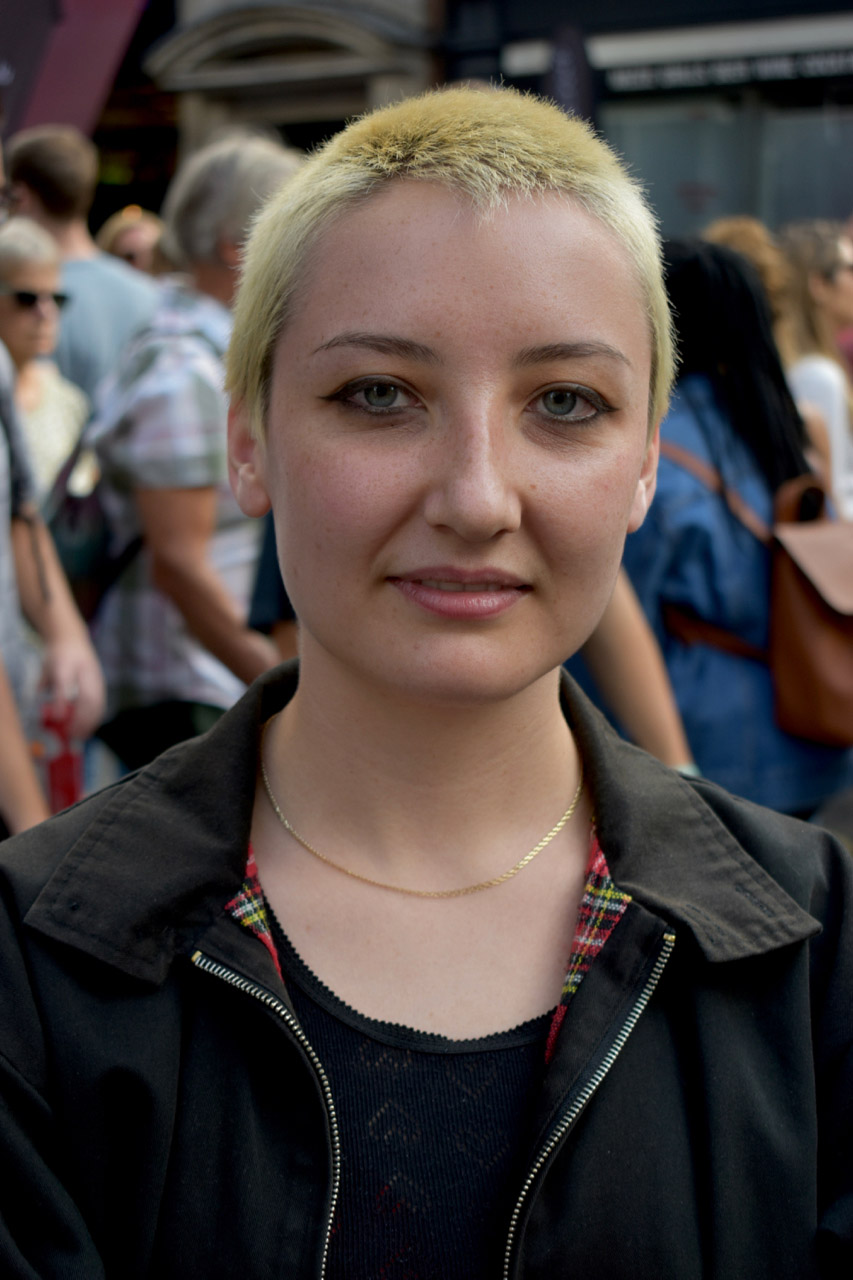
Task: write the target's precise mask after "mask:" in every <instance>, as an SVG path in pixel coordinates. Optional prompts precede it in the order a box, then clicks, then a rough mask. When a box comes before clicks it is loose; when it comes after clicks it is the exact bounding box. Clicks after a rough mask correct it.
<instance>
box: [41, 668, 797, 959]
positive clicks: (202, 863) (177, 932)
mask: <svg viewBox="0 0 853 1280" xmlns="http://www.w3.org/2000/svg"><path fill="white" fill-rule="evenodd" d="M296 680H297V671H296V667H295V664H288V666H286V667H283V668H278V669H276V670H275V671H273V672H270V673H268V674H267V675H266V676H264V677H262V678H261V679H260V680H258V681H256V682H255V683H254V684H253V685H252V687H251V688H250V689H249V690H248V691H247V692H246V694H245V695H244V696H243V698H241V700H240V701H239V702H238V703H237V704H236V706H235V707H233V708H232V709H231V710H230V711H229V712H227V713H226V714H225V715H224V716H223V717H222V719H221V720H220V721H219V723H218V724H217V725H216V726H215V727H214V728H213V729H212V730H211V731H210V732H209V733H207V734H205V735H203V736H202V737H201V738H197V739H193V740H192V741H190V742H187V743H183V744H181V745H180V746H178V747H173V748H172V749H171V750H170V751H168V752H166V753H165V754H164V755H163V756H161V757H159V758H158V759H157V760H156V761H154V763H153V764H151V765H149V766H148V767H147V768H146V769H143V770H141V771H140V772H139V773H137V774H134V775H132V776H131V777H129V778H128V779H126V780H125V781H124V782H122V783H120V784H119V785H118V786H116V787H113V788H111V789H109V790H108V791H106V792H103V793H101V794H100V795H97V796H94V797H92V799H91V800H89V801H86V802H84V803H83V804H82V805H80V806H77V807H76V808H75V809H73V810H71V811H69V813H68V814H67V815H64V816H61V817H60V818H59V819H57V820H55V821H54V822H53V823H51V824H50V826H48V827H47V828H44V829H43V830H44V831H45V832H46V833H48V834H51V835H54V836H55V838H56V839H57V841H58V840H59V839H61V838H63V836H64V833H65V832H66V831H70V832H73V837H72V838H71V841H70V844H68V845H67V851H66V852H65V853H64V855H63V856H62V858H61V861H59V863H58V865H57V867H56V870H55V871H54V873H53V874H52V876H51V877H50V879H49V880H48V881H47V883H46V884H45V886H44V888H43V889H42V891H41V893H40V894H39V895H38V897H37V898H36V900H35V902H34V903H33V906H32V907H31V908H30V910H29V912H28V913H27V915H26V923H27V925H28V926H29V927H30V928H32V929H35V930H37V931H38V932H40V933H41V934H43V935H46V936H48V937H50V938H53V939H55V940H56V941H59V942H62V943H65V944H67V945H70V946H73V947H75V948H76V949H77V950H79V951H83V952H86V953H88V954H90V955H92V956H94V957H96V958H97V959H99V960H102V961H104V962H106V963H108V964H111V965H114V966H116V967H117V968H119V969H121V970H123V971H124V972H127V973H130V974H132V975H133V976H135V977H138V978H140V979H143V980H145V981H151V982H157V983H159V982H162V981H163V980H164V978H165V976H166V974H167V972H168V969H169V966H170V964H171V962H172V960H173V958H174V956H175V955H176V954H180V953H186V952H187V951H189V950H192V949H193V948H194V947H195V946H196V945H197V944H198V942H199V940H200V939H201V937H202V936H203V935H204V934H205V933H206V932H207V931H208V929H209V928H210V926H211V925H212V924H215V923H216V922H217V921H218V920H219V918H220V917H221V914H222V912H223V908H224V904H225V903H226V902H228V901H229V899H230V898H232V897H233V896H234V894H235V893H236V892H237V891H238V889H239V887H240V885H241V884H242V881H243V877H244V873H245V864H246V851H247V848H248V840H249V830H250V825H251V817H252V806H253V802H254V796H255V785H256V771H257V758H258V751H259V746H260V734H261V729H262V726H263V725H264V723H265V722H266V720H267V719H268V718H269V717H270V716H272V715H274V714H275V713H276V712H277V711H279V710H280V709H281V708H282V707H283V706H284V705H285V703H286V702H287V701H288V700H289V699H290V698H291V697H292V695H293V692H294V690H295V688H296ZM562 696H563V706H564V710H565V714H566V716H567V719H568V720H569V722H570V724H571V725H572V729H573V732H574V733H575V735H576V739H577V742H578V746H579V748H580V751H581V753H582V755H583V758H584V762H585V771H586V777H587V780H588V785H589V788H590V793H591V795H592V800H593V805H594V810H595V814H596V822H597V826H598V832H599V837H600V840H601V846H602V848H603V849H604V851H605V856H606V858H607V860H608V864H609V866H610V871H611V874H612V876H613V879H614V881H615V882H616V884H617V885H618V886H619V888H620V889H623V890H625V891H626V892H628V893H630V894H631V895H632V896H633V897H635V898H636V899H637V901H638V902H640V903H642V904H643V905H644V906H646V907H647V908H649V909H650V910H652V911H653V912H655V913H656V914H658V915H660V916H662V917H663V918H664V919H665V920H667V921H668V922H670V923H676V924H677V923H681V924H684V925H686V926H687V927H688V928H689V929H690V930H691V932H692V933H693V935H694V936H695V938H696V941H697V943H698V945H699V947H700V948H701V950H702V952H703V953H704V955H705V956H706V958H707V959H709V960H711V961H726V960H736V959H741V958H743V957H746V956H749V955H757V954H761V953H762V952H766V951H771V950H774V949H775V948H777V947H782V946H786V945H788V944H790V943H793V942H800V941H802V940H804V939H805V938H807V937H809V936H811V935H812V934H814V933H816V932H817V931H818V927H819V926H818V924H817V922H816V921H815V920H814V919H813V918H812V917H811V916H809V915H808V914H807V913H806V912H805V911H803V910H802V909H801V908H800V907H799V906H798V905H797V903H796V902H795V901H794V900H793V899H792V898H791V897H790V896H789V895H788V894H787V893H786V892H785V890H784V889H783V888H782V887H781V886H780V885H779V884H778V883H777V881H776V880H774V879H773V878H772V877H771V876H770V875H769V874H768V873H767V872H766V871H765V870H764V869H763V868H762V867H761V866H760V865H759V864H758V863H757V862H756V861H755V860H754V859H753V858H752V857H751V856H750V854H749V853H747V851H746V849H745V848H744V847H743V845H742V844H741V843H740V842H739V840H738V839H737V838H736V836H735V835H734V834H733V830H732V828H733V827H735V828H736V827H737V818H738V815H741V817H742V818H743V825H744V826H745V827H751V828H752V830H753V832H754V831H755V830H756V829H757V826H760V825H761V823H762V822H763V823H765V824H771V825H772V824H773V823H779V824H780V832H779V834H780V837H781V838H782V839H783V840H784V833H785V830H786V827H785V826H783V825H781V824H785V821H786V820H785V819H781V818H778V817H777V816H776V815H773V814H770V813H769V812H767V811H761V810H757V809H755V808H754V806H749V805H746V804H745V802H741V801H737V800H735V799H733V798H732V797H729V796H727V795H726V793H725V792H722V791H720V790H719V788H716V787H713V786H712V785H711V784H698V785H697V784H693V783H690V782H688V781H687V780H685V779H683V778H681V777H680V776H679V775H678V774H676V773H674V772H673V771H671V770H670V769H668V768H666V767H665V766H664V765H662V764H660V763H659V762H658V761H656V760H654V759H653V758H652V757H651V756H648V755H646V754H645V753H644V752H642V751H638V750H637V749H636V748H634V747H632V746H630V745H629V744H627V743H625V742H623V741H622V739H621V738H619V736H618V735H617V734H616V733H615V732H614V730H613V729H612V728H611V727H610V726H609V725H608V724H607V722H606V721H605V720H604V718H603V717H602V716H601V715H600V713H599V712H598V711H597V710H596V709H595V708H594V707H593V706H592V705H591V704H590V703H589V702H588V701H587V699H586V698H585V697H584V695H583V694H582V693H581V692H580V690H579V689H578V688H577V686H576V685H575V684H574V683H573V682H572V681H571V680H570V679H569V678H568V677H566V678H565V680H564V682H563V690H562ZM717 808H719V809H720V810H721V811H722V812H723V813H724V814H725V816H726V817H727V821H726V822H724V821H722V820H721V817H720V816H718V814H717V812H716V810H717ZM744 815H746V816H745V817H744ZM756 815H760V820H759V822H758V824H756ZM732 816H734V819H735V821H732ZM787 830H788V832H790V828H787ZM45 838H46V837H45ZM64 838H65V839H67V838H68V837H67V836H64ZM765 838H767V837H765Z"/></svg>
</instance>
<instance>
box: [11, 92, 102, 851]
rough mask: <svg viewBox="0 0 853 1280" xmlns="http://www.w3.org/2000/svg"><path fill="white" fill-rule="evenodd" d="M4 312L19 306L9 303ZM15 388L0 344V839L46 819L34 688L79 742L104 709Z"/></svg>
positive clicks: (98, 678)
mask: <svg viewBox="0 0 853 1280" xmlns="http://www.w3.org/2000/svg"><path fill="white" fill-rule="evenodd" d="M0 107H2V103H0ZM0 123H2V120H1V119H0ZM3 176H4V175H3V156H2V152H1V151H0V223H2V222H3V221H4V217H3V215H4V211H5V209H6V208H7V205H8V201H7V200H6V198H5V195H4V193H6V192H7V191H8V189H7V188H6V187H5V186H4V185H3ZM17 283H20V285H21V288H20V289H17V290H16V291H17V292H22V293H27V292H41V291H42V290H43V289H45V290H46V289H48V287H49V286H48V285H47V284H46V283H45V284H44V285H42V284H41V283H39V284H38V287H37V288H34V289H30V290H26V289H24V288H23V281H20V282H17ZM28 283H30V284H32V285H36V283H37V282H36V281H29V282H28ZM9 287H10V288H11V287H12V285H11V282H10V284H9ZM0 303H3V304H6V303H9V304H10V305H12V306H14V307H17V305H18V302H17V299H15V298H14V297H13V296H12V295H5V296H3V297H2V298H0ZM14 387H15V365H14V363H13V361H12V359H11V357H10V356H9V353H8V352H7V350H6V347H5V345H4V343H3V342H2V340H0V837H2V835H3V834H5V832H6V831H7V830H9V831H12V832H17V831H21V830H23V828H24V827H27V826H31V825H33V824H34V823H36V822H38V821H39V820H40V819H41V818H42V817H44V816H45V814H46V807H45V802H44V797H43V795H41V793H40V790H39V787H38V783H37V780H36V777H35V774H34V771H33V768H32V761H31V760H30V758H29V755H28V754H27V751H26V737H25V734H24V730H23V728H22V724H21V721H22V719H23V720H24V721H25V722H26V727H27V729H29V727H30V724H31V722H32V716H33V713H34V705H35V703H36V701H37V699H36V697H35V685H36V684H39V687H40V689H41V693H40V695H39V698H40V699H43V703H42V705H43V706H45V707H50V710H51V714H52V715H54V716H55V717H56V718H57V719H62V718H63V716H65V715H69V716H70V719H69V729H70V732H71V733H72V735H73V736H74V737H75V738H81V739H85V738H87V737H89V735H90V734H91V733H92V732H93V730H94V729H95V727H96V726H97V724H98V722H99V720H100V718H101V715H102V712H103V705H104V684H103V678H102V676H101V669H100V665H99V663H98V659H97V657H96V656H95V652H94V650H93V648H92V644H91V641H90V639H89V634H88V631H87V629H86V624H85V623H84V621H83V619H82V618H81V616H80V614H79V612H78V610H77V608H76V606H75V604H74V600H73V598H72V596H71V592H70V590H69V588H68V583H67V581H66V579H65V575H64V574H63V572H62V568H61V566H60V564H59V560H58V558H57V555H56V550H55V548H54V545H53V541H52V539H51V537H50V534H49V532H48V530H47V528H46V526H45V524H44V521H43V520H42V519H41V518H40V516H39V514H38V508H37V505H36V501H35V485H34V480H33V477H32V471H31V467H30V462H29V456H28V449H27V445H26V441H25V439H24V434H23V429H22V426H21V423H20V414H19V413H18V410H17V408H16V405H15V399H14ZM25 619H26V621H27V622H28V623H29V625H30V626H31V627H32V629H33V630H34V631H35V632H36V634H37V635H38V637H39V639H40V641H41V643H42V657H41V677H40V680H39V677H38V675H37V674H36V673H34V672H33V671H32V667H33V664H32V651H31V650H30V649H29V648H28V645H27V641H26V632H25V627H24V620H25ZM31 676H34V678H31Z"/></svg>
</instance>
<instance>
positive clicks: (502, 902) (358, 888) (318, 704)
mask: <svg viewBox="0 0 853 1280" xmlns="http://www.w3.org/2000/svg"><path fill="white" fill-rule="evenodd" d="M310 667H311V664H310V662H309V663H308V669H307V670H304V671H303V674H302V675H301V677H300V679H301V684H300V688H299V692H298V693H297V695H296V696H295V698H294V699H293V701H292V702H291V703H289V704H288V706H287V707H286V708H285V710H284V711H283V712H282V713H281V714H280V715H279V716H278V717H276V719H275V720H274V721H273V722H272V724H271V725H270V727H269V729H268V731H267V734H266V741H265V744H264V747H265V750H264V758H265V761H266V766H267V770H268V772H269V775H270V779H271V782H272V785H273V788H274V789H275V790H276V791H277V792H278V798H279V801H280V804H281V807H282V808H283V809H284V811H285V812H286V813H287V815H288V817H289V818H290V820H291V821H292V822H293V825H294V826H295V828H296V829H297V831H299V832H300V834H302V835H304V836H305V837H306V838H307V839H309V840H310V841H311V843H312V844H314V845H315V847H316V848H319V849H320V850H321V851H322V852H324V853H325V854H326V855H327V856H329V857H331V858H333V859H334V860H336V861H338V862H339V863H340V864H342V865H345V866H347V867H348V868H350V870H354V871H357V872H358V873H359V874H360V875H365V876H368V877H370V878H371V879H373V880H378V881H380V882H384V883H386V884H388V883H391V884H396V885H403V886H405V887H407V888H420V889H425V888H426V889H439V888H441V889H446V888H459V887H462V886H465V885H470V884H479V883H481V882H483V881H487V880H489V879H492V878H493V877H495V876H498V875H500V874H501V873H502V872H504V871H506V870H508V869H509V867H511V866H513V865H514V864H515V863H516V862H518V861H519V859H520V858H521V857H523V856H524V854H526V853H527V852H528V851H529V850H530V849H532V848H533V847H534V845H535V844H537V843H538V842H539V841H540V840H541V838H542V837H543V835H544V834H545V833H546V832H547V831H548V830H549V828H550V827H551V826H553V825H554V824H555V823H556V822H557V820H558V819H559V818H560V816H561V815H562V813H563V812H564V811H565V810H566V808H567V807H568V805H569V801H570V799H571V797H572V795H573V793H574V789H575V787H576V785H577V780H578V768H579V760H578V757H577V752H576V749H575V746H574V742H573V740H572V738H571V735H570V733H569V730H568V727H567V725H566V722H565V720H564V718H563V716H562V713H561V711H560V707H559V702H558V690H557V672H549V673H548V674H547V675H545V676H543V677H542V678H541V679H540V680H538V681H536V683H535V684H534V685H533V686H531V687H529V688H527V689H525V690H523V691H522V692H521V693H519V694H517V695H516V696H515V697H511V698H508V699H505V700H503V701H500V702H498V703H494V704H488V705H482V706H478V707H477V706H475V707H471V706H469V707H466V708H461V707H456V708H448V707H444V708H436V707H428V708H424V707H418V706H417V705H414V704H412V705H409V706H403V705H402V704H401V703H400V702H399V701H398V700H397V699H396V698H395V699H389V698H387V696H386V697H383V696H382V695H380V694H378V693H377V692H375V691H374V692H373V693H372V694H371V693H370V691H369V690H358V689H354V688H347V685H346V681H335V680H334V679H331V680H330V679H325V680H324V681H323V683H322V685H321V686H318V685H316V684H315V682H314V681H313V680H312V678H311V674H312V673H311V670H310ZM590 820H591V807H590V803H589V800H588V798H587V797H586V796H584V797H582V800H581V803H580V805H579V806H578V809H577V812H576V813H575V815H574V817H573V818H572V820H571V822H569V823H568V824H567V825H566V826H565V827H564V828H563V830H562V831H561V832H560V833H559V835H558V836H557V837H556V838H555V839H554V840H553V841H552V843H550V844H549V845H548V846H547V847H546V848H545V849H544V850H543V851H542V853H541V854H539V855H537V857H536V858H535V859H534V860H533V861H532V862H531V863H530V864H529V865H528V866H526V867H525V868H524V869H523V870H522V871H520V872H519V874H518V875H517V876H515V877H513V878H512V879H510V880H507V881H506V882H504V883H503V884H500V885H497V886H493V887H489V888H486V889H483V890H481V891H479V892H476V893H472V894H470V895H468V896H465V897H457V898H449V899H448V898H442V899H435V898H432V899H430V898H420V897H410V896H406V895H401V894H399V893H395V892H390V891H388V890H387V889H383V888H378V887H376V886H375V885H371V884H364V883H361V882H359V881H358V880H354V879H352V878H351V877H349V876H345V875H341V874H340V872H339V871H336V870H334V869H332V868H330V867H327V866H325V865H323V864H322V863H321V862H320V861H318V860H316V859H314V858H312V857H311V855H310V854H309V853H306V852H305V850H303V849H301V848H300V847H299V845H298V844H297V843H296V842H295V841H294V840H293V839H292V838H291V837H290V836H289V835H288V833H287V832H286V831H285V830H284V829H283V827H282V826H281V825H280V823H279V822H278V820H277V818H276V817H275V815H274V813H273V811H272V808H271V806H270V805H269V802H268V800H267V797H266V795H265V794H264V791H263V788H262V786H261V785H260V784H259V786H258V790H257V793H256V805H255V817H254V821H253V825H252V843H253V847H254V849H255V854H256V857H257V862H258V870H259V873H260V877H261V883H262V884H263V887H264V892H265V894H266V897H267V900H268V902H269V903H270V905H271V906H272V908H273V910H274V911H275V913H276V915H277V917H278V919H279V920H280V921H281V923H282V925H283V927H284V929H285V931H286V933H287V934H288V936H289V937H290V940H291V942H292V943H293V945H294V946H295V947H296V949H297V951H298V952H299V954H300V955H301V956H302V958H303V960H304V961H305V963H306V964H308V965H309V967H310V968H312V969H313V970H314V972H315V973H316V974H317V975H318V976H319V977H320V979H321V980H322V981H323V982H324V983H325V984H326V985H327V986H328V987H330V988H331V989H332V990H333V991H334V992H335V993H336V994H337V995H338V996H339V997H340V998H341V999H342V1000H344V1001H345V1002H346V1003H347V1004H349V1005H350V1006H351V1007H353V1008H355V1009H358V1010H359V1011H360V1012H361V1013H363V1014H366V1015H367V1016H368V1017H372V1018H378V1019H380V1020H382V1021H385V1022H393V1023H399V1024H402V1025H404V1026H408V1027H415V1028H417V1029H419V1030H422V1031H428V1032H434V1033H437V1034H440V1035H445V1036H448V1037H450V1038H451V1039H455V1040H466V1039H471V1038H477V1037H479V1036H484V1035H488V1034H491V1033H493V1032H497V1031H501V1030H505V1029H507V1028H509V1027H513V1026H517V1025H518V1024H520V1023H522V1022H526V1021H527V1020H528V1019H530V1018H534V1017H537V1016H538V1015H540V1014H543V1013H545V1012H546V1011H548V1010H550V1009H553V1007H554V1006H555V1005H556V1003H557V1002H558V1000H559V997H560V991H561V987H562V983H563V979H564V975H565V971H566V963H567V960H568V956H569V953H570V949H571V939H572V936H573V930H574V927H575V922H576V919H577V911H578V906H579V903H580V899H581V895H582V892H583V884H584V873H585V868H586V861H587V856H588V852H589V830H590Z"/></svg>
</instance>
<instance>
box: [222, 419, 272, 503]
mask: <svg viewBox="0 0 853 1280" xmlns="http://www.w3.org/2000/svg"><path fill="white" fill-rule="evenodd" d="M266 472H267V453H266V447H265V445H264V442H263V440H259V439H258V438H257V437H256V436H255V435H254V434H253V433H252V430H251V427H250V423H249V412H248V410H247V408H246V406H245V404H244V403H243V401H242V400H238V399H234V400H232V402H231V406H230V408H229V410H228V478H229V480H230V481H231V488H232V490H233V491H234V497H235V498H236V499H237V502H238V504H239V507H240V510H241V511H242V512H243V514H244V515H247V516H264V515H266V513H267V512H268V511H269V509H270V497H269V493H268V491H267V477H266Z"/></svg>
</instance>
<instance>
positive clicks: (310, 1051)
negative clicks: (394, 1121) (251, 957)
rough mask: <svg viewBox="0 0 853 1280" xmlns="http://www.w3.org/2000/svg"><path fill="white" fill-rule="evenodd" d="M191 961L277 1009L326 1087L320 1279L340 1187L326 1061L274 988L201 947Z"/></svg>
mask: <svg viewBox="0 0 853 1280" xmlns="http://www.w3.org/2000/svg"><path fill="white" fill-rule="evenodd" d="M192 962H193V964H194V965H195V966H196V968H197V969H202V970H204V972H205V973H210V974H213V976H214V977H216V978H221V979H222V980H223V981H224V982H227V983H228V984H229V985H230V986H232V987H236V988H237V990H238V991H245V992H246V993H247V995H250V996H253V997H254V999H255V1000H259V1001H260V1003H261V1004H263V1005H266V1007H267V1008H268V1009H272V1010H273V1012H275V1013H277V1014H278V1016H279V1017H280V1018H281V1019H282V1020H283V1021H284V1022H285V1023H286V1024H287V1026H288V1027H289V1028H290V1030H291V1031H292V1032H293V1034H294V1036H295V1037H296V1039H297V1040H298V1041H299V1044H300V1045H301V1046H302V1048H303V1049H304V1050H305V1053H306V1055H307V1057H308V1059H309V1060H310V1062H311V1065H312V1067H313V1068H314V1070H315V1072H316V1073H317V1077H318V1079H319V1081H320V1087H321V1088H322V1090H323V1100H324V1102H325V1104H326V1113H327V1115H328V1117H329V1134H330V1137H331V1140H332V1197H331V1201H330V1203H329V1214H328V1218H327V1221H326V1235H325V1239H324V1241H323V1256H322V1263H321V1266H320V1280H324V1277H325V1275H326V1267H327V1264H328V1260H329V1242H330V1238H331V1234H332V1223H333V1221H334V1217H335V1210H336V1208H337V1204H338V1196H339V1194H340V1187H341V1143H340V1130H339V1128H338V1117H337V1114H336V1112H335V1103H334V1098H333V1097H332V1089H331V1086H330V1084H329V1078H328V1076H327V1075H326V1072H325V1069H324V1067H323V1064H322V1062H321V1061H320V1059H319V1058H318V1057H317V1054H316V1052H315V1050H314V1047H313V1045H312V1044H311V1042H310V1041H309V1039H308V1037H307V1036H306V1034H305V1032H304V1031H303V1030H302V1028H301V1026H300V1025H299V1023H298V1022H297V1020H296V1018H295V1017H294V1016H293V1014H292V1013H291V1012H290V1010H289V1009H288V1007H287V1005H285V1004H283V1003H282V1001H281V1000H279V999H278V997H277V996H274V995H273V994H272V992H271V991H267V990H266V988H265V987H261V986H259V985H258V984H257V983H255V982H250V981H249V979H248V978H244V977H243V976H242V974H239V973H235V972H234V970H233V969H229V968H227V967H226V966H225V965H223V964H219V963H218V962H217V961H215V960H210V959H209V958H208V957H207V956H206V955H204V953H203V952H201V951H196V952H194V953H193V956H192Z"/></svg>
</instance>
